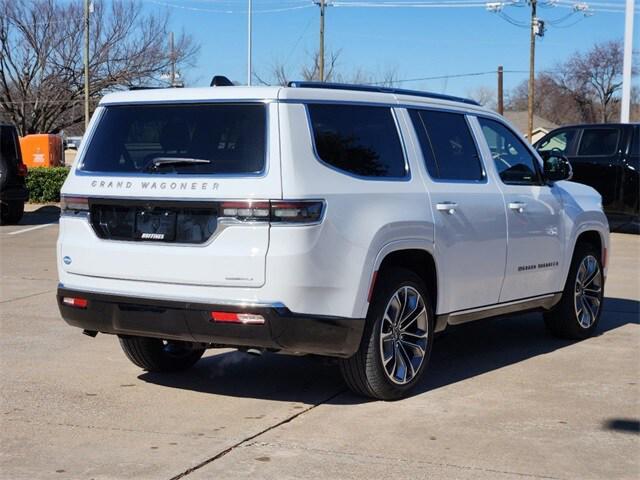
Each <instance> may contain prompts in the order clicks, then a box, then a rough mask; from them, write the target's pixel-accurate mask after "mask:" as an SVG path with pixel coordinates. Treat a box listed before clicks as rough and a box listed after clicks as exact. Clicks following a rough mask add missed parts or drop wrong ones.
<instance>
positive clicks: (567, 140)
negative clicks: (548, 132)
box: [537, 130, 578, 155]
mask: <svg viewBox="0 0 640 480" xmlns="http://www.w3.org/2000/svg"><path fill="white" fill-rule="evenodd" d="M577 132H578V130H563V131H562V132H558V133H556V134H555V135H552V136H550V137H548V138H546V139H545V140H543V141H542V142H540V144H539V145H538V147H537V150H538V151H539V152H548V151H551V150H554V151H558V150H559V153H561V154H562V155H567V154H568V152H567V150H568V149H569V147H570V146H571V143H572V142H573V139H574V138H575V136H576V133H577Z"/></svg>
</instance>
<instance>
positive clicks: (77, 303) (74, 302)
mask: <svg viewBox="0 0 640 480" xmlns="http://www.w3.org/2000/svg"><path fill="white" fill-rule="evenodd" d="M62 303H64V304H65V305H68V306H70V307H74V308H87V306H88V305H89V300H87V299H86V298H78V297H63V298H62Z"/></svg>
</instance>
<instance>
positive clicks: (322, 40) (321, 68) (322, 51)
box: [317, 0, 326, 82]
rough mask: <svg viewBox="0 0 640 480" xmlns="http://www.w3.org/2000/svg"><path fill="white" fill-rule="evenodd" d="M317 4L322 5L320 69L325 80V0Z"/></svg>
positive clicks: (322, 78) (320, 73) (322, 80)
mask: <svg viewBox="0 0 640 480" xmlns="http://www.w3.org/2000/svg"><path fill="white" fill-rule="evenodd" d="M317 5H319V6H320V49H319V52H318V57H319V58H318V70H319V72H318V73H319V75H320V81H321V82H324V13H325V8H326V4H325V0H319V2H318V3H317Z"/></svg>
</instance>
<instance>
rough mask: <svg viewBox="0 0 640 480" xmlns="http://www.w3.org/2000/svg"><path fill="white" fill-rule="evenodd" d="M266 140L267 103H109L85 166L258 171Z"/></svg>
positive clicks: (111, 169) (203, 171)
mask: <svg viewBox="0 0 640 480" xmlns="http://www.w3.org/2000/svg"><path fill="white" fill-rule="evenodd" d="M265 143H266V106H265V105H262V104H208V105H207V104H198V105H122V106H108V107H106V108H105V111H104V112H103V114H102V116H101V117H100V123H99V124H98V125H97V128H96V129H95V132H94V134H93V136H92V138H91V141H90V143H89V145H88V147H87V150H86V153H85V156H84V161H83V163H82V165H81V166H80V170H82V171H87V172H121V173H178V174H202V175H218V174H248V175H250V174H258V173H261V172H262V171H263V170H264V168H265Z"/></svg>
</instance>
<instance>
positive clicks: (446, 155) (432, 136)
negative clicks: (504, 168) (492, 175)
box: [410, 110, 484, 181]
mask: <svg viewBox="0 0 640 480" xmlns="http://www.w3.org/2000/svg"><path fill="white" fill-rule="evenodd" d="M410 115H411V118H412V119H413V124H414V127H415V129H416V132H417V133H418V139H419V140H420V146H421V149H422V155H423V157H424V160H425V163H426V166H427V170H428V171H429V175H431V177H432V178H434V179H438V180H467V181H475V180H482V179H483V178H484V172H483V170H482V164H481V163H480V158H479V156H478V151H477V149H476V146H475V144H474V142H473V137H472V136H471V132H470V131H469V126H468V125H467V121H466V119H465V118H464V115H461V114H458V113H449V112H436V111H430V110H413V111H411V112H410Z"/></svg>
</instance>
